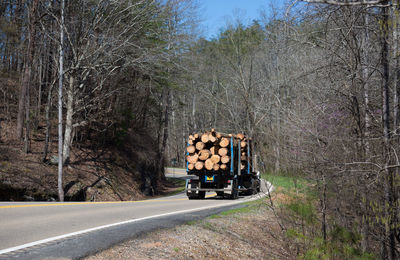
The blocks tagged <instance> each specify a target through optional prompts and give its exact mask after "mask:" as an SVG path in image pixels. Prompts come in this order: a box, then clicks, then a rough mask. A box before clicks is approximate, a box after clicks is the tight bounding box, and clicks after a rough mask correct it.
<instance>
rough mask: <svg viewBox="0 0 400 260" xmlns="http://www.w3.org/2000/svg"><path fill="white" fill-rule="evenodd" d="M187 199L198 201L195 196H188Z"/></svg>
mask: <svg viewBox="0 0 400 260" xmlns="http://www.w3.org/2000/svg"><path fill="white" fill-rule="evenodd" d="M188 199H189V200H196V199H198V196H196V195H190V196H188Z"/></svg>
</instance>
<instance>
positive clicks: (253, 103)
mask: <svg viewBox="0 0 400 260" xmlns="http://www.w3.org/2000/svg"><path fill="white" fill-rule="evenodd" d="M199 3H200V2H196V1H191V0H165V1H161V0H119V1H117V0H90V1H82V0H69V1H68V0H65V3H64V0H55V1H54V0H45V1H38V0H2V1H0V86H1V87H0V91H1V93H0V95H1V103H0V198H1V199H2V200H4V199H15V200H17V199H23V198H25V199H26V198H27V197H29V198H31V197H33V198H34V199H36V200H40V199H44V200H46V199H48V198H53V199H61V196H60V193H59V192H60V190H57V185H59V184H60V182H59V180H58V179H57V172H58V171H57V166H56V165H57V164H59V165H62V166H63V169H64V171H63V174H64V175H63V178H62V180H63V182H62V187H61V189H62V193H63V194H62V196H64V193H65V199H66V200H68V199H69V200H74V199H75V200H76V199H84V200H94V199H103V200H105V199H116V200H127V199H131V198H138V197H140V196H142V195H141V194H147V195H154V194H157V193H158V192H159V190H160V188H161V187H162V183H163V180H164V167H165V166H177V167H183V166H184V165H185V153H184V151H185V147H186V145H187V143H186V142H187V138H188V136H189V135H190V134H192V133H196V132H201V131H207V130H210V129H211V128H215V129H217V130H218V131H221V132H232V133H239V132H243V133H246V134H247V135H248V136H250V137H251V138H252V139H253V140H255V142H256V144H257V153H258V168H259V170H260V172H268V173H270V174H272V175H283V176H289V177H291V178H294V179H295V180H296V179H298V180H300V179H301V180H306V181H307V183H308V184H309V185H308V186H309V187H308V192H307V195H305V196H297V197H295V199H297V200H298V201H299V203H298V204H296V205H297V206H296V212H297V213H299V215H301V216H302V218H301V219H294V218H291V217H288V216H282V230H284V231H285V232H287V233H288V237H289V238H290V239H293V241H295V243H293V246H294V247H295V248H293V250H297V251H298V252H299V254H302V253H304V252H308V253H309V254H310V255H309V256H312V255H313V254H314V256H318V257H320V256H321V254H323V253H321V252H327V251H329V250H332V248H334V247H335V246H336V247H337V244H335V245H333V244H334V243H339V242H337V241H338V240H340V241H341V243H342V246H343V248H342V251H343V252H345V253H343V254H344V255H341V257H337V258H332V259H340V258H342V259H343V257H344V258H346V257H347V259H350V258H353V257H350V256H349V255H351V256H354V255H357V256H359V258H360V259H361V258H362V259H364V258H365V259H368V257H369V258H373V256H375V257H377V258H382V259H397V258H398V257H399V255H400V252H399V250H400V209H399V186H398V184H399V183H400V182H399V181H400V179H399V172H400V168H399V167H400V159H399V152H400V149H399V148H400V137H399V133H400V110H399V109H400V55H399V52H398V50H399V44H400V35H399V34H400V30H399V28H398V27H399V26H398V25H399V23H400V17H399V13H400V5H399V1H398V0H392V1H388V0H304V1H294V0H292V1H287V3H286V6H285V9H284V10H278V9H273V10H272V11H269V12H264V13H263V15H261V18H260V19H258V20H253V22H252V23H250V25H247V24H246V23H245V22H244V21H243V20H242V19H241V18H240V17H239V16H237V17H236V16H233V17H232V19H231V20H230V22H228V23H227V25H226V27H224V28H221V30H220V32H219V34H218V35H217V36H215V37H213V38H212V39H206V38H204V37H202V36H201V30H200V28H199V20H200V17H199ZM398 22H399V23H398ZM61 67H62V68H63V69H62V70H61V69H60V68H61ZM60 72H61V73H60ZM60 87H61V90H62V96H60ZM59 97H62V99H61V100H60V101H61V103H58V102H57V100H58V99H59ZM59 108H61V109H60V110H59ZM60 111H61V112H62V117H61V121H60V122H61V124H62V127H63V128H62V131H61V132H62V135H61V137H62V138H61V139H60V138H59V132H58V127H59V126H60V122H59V112H60ZM60 140H61V141H62V143H63V146H62V147H61V148H62V153H61V154H62V155H63V156H62V160H59V157H58V154H59V153H58V149H59V148H58V143H59V141H60ZM132 187H135V188H137V189H136V190H135V195H132V194H131V193H132ZM104 190H109V193H107V192H105V191H104ZM13 194H14V195H13ZM15 194H19V195H18V196H19V197H18V196H17V195H15ZM106 194H112V195H106ZM13 196H14V197H13ZM35 196H36V197H35ZM107 196H108V197H107ZM135 196H136V197H135ZM310 208H312V209H313V210H309V209H310ZM276 210H277V211H279V209H276ZM335 239H336V240H335ZM350 245H354V246H350ZM309 248H314V249H315V248H318V249H319V250H320V251H318V252H317V251H315V250H316V249H315V250H314V251H310V250H309V251H307V250H308V249H309ZM346 250H347V251H346ZM352 254H354V255H352ZM336 256H337V255H336ZM313 259H319V258H313Z"/></svg>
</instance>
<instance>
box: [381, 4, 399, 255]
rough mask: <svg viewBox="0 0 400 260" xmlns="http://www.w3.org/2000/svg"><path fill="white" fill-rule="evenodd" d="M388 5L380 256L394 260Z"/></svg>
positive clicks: (386, 18) (385, 9)
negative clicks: (382, 233)
mask: <svg viewBox="0 0 400 260" xmlns="http://www.w3.org/2000/svg"><path fill="white" fill-rule="evenodd" d="M388 9H389V8H388V7H382V17H383V21H382V24H383V29H382V54H381V59H382V69H383V82H382V124H383V139H384V140H383V143H384V145H383V147H384V151H383V154H384V160H385V178H384V187H385V188H384V195H385V196H384V198H385V204H384V208H385V217H386V219H387V221H386V222H385V241H386V243H385V245H386V247H387V249H386V250H384V252H387V253H388V255H387V256H382V257H383V258H387V259H391V260H394V259H395V258H396V248H395V243H396V241H395V236H394V230H393V228H392V224H393V222H392V221H393V214H392V212H393V210H394V208H393V194H392V189H393V176H392V170H391V169H390V168H388V166H389V165H390V141H391V134H390V106H389V96H390V89H389V88H390V86H389V84H390V83H389V79H390V77H389V47H388V41H389V39H388V38H389V37H388V31H387V28H388V27H389V14H388Z"/></svg>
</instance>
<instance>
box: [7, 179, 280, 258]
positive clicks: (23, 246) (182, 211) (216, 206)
mask: <svg viewBox="0 0 400 260" xmlns="http://www.w3.org/2000/svg"><path fill="white" fill-rule="evenodd" d="M268 187H270V191H271V188H273V187H272V185H271V184H270V183H269V182H268ZM265 195H266V193H264V194H263V195H261V196H255V197H252V198H250V199H248V200H244V201H234V202H231V203H227V204H223V205H215V206H206V207H200V208H194V209H186V210H181V211H174V212H169V213H163V214H159V215H154V216H148V217H143V218H137V219H131V220H127V221H122V222H117V223H113V224H109V225H103V226H99V227H95V228H89V229H85V230H81V231H76V232H72V233H68V234H64V235H61V236H55V237H50V238H46V239H42V240H38V241H35V242H31V243H27V244H23V245H20V246H15V247H10V248H6V249H3V250H0V255H2V254H6V253H11V252H14V251H17V250H21V249H25V248H28V247H33V246H37V245H40V244H45V243H48V242H52V241H55V240H60V239H64V238H68V237H72V236H76V235H81V234H85V233H89V232H93V231H97V230H101V229H105V228H109V227H115V226H119V225H124V224H129V223H134V222H139V221H142V220H147V219H152V218H158V217H165V216H171V215H176V214H182V213H189V212H194V211H201V210H204V209H212V208H218V207H225V206H231V205H235V204H240V203H243V202H249V201H253V200H257V199H260V198H262V197H264V196H265Z"/></svg>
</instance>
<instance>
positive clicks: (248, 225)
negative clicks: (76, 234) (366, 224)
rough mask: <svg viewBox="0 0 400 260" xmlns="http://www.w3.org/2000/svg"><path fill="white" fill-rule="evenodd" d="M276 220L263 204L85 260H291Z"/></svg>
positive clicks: (146, 237)
mask: <svg viewBox="0 0 400 260" xmlns="http://www.w3.org/2000/svg"><path fill="white" fill-rule="evenodd" d="M288 248H289V245H288V244H287V242H286V239H285V237H284V235H283V232H282V230H281V229H280V226H279V225H278V221H277V218H276V217H275V216H274V214H273V213H272V211H271V210H270V209H269V208H268V205H267V201H265V200H262V201H258V202H255V203H253V204H251V205H250V206H249V207H247V208H244V209H238V210H233V211H230V212H227V213H222V214H221V215H217V216H211V217H209V218H207V219H204V220H201V221H198V222H195V223H189V224H186V225H181V226H178V227H176V228H173V229H166V230H160V231H156V232H152V233H150V234H145V235H143V236H141V237H139V238H137V239H135V240H132V241H128V242H125V243H123V244H121V245H118V246H115V247H113V248H111V249H108V250H106V251H103V252H100V253H98V254H96V255H93V256H90V257H88V258H86V259H87V260H95V259H96V260H99V259H100V260H101V259H292V258H295V256H293V255H291V254H290V253H289V252H290V251H289V250H288Z"/></svg>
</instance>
